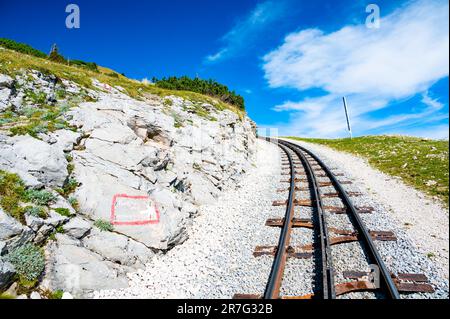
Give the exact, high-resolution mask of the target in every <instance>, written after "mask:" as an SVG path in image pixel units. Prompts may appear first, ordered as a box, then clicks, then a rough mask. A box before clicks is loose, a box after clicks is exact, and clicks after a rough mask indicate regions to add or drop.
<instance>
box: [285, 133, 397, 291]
mask: <svg viewBox="0 0 450 319" xmlns="http://www.w3.org/2000/svg"><path fill="white" fill-rule="evenodd" d="M284 142H286V143H289V144H291V145H293V146H294V147H297V148H298V149H300V150H302V151H304V152H305V153H307V154H308V155H309V156H311V157H312V158H313V159H314V160H315V161H316V162H317V163H318V164H319V165H320V166H321V168H322V170H323V171H324V172H325V174H326V175H328V177H329V179H330V180H331V182H332V183H333V186H334V188H335V189H336V190H337V192H338V193H339V194H340V196H341V199H342V201H343V203H344V205H345V207H346V209H347V212H348V213H349V217H350V219H351V220H352V223H353V225H354V226H355V228H356V230H357V232H358V234H360V235H361V241H362V243H363V245H364V246H365V247H366V250H365V251H366V253H367V257H368V258H369V260H370V263H372V264H375V265H377V267H378V268H379V270H380V286H381V285H382V286H383V287H380V288H384V289H385V290H386V291H387V293H388V297H390V298H392V299H400V294H399V292H398V289H397V286H396V285H395V283H394V281H393V279H392V277H391V274H390V272H389V271H388V269H387V268H386V265H385V264H384V262H383V259H382V258H381V256H380V254H379V252H378V250H377V248H376V246H375V244H374V242H373V240H372V236H371V235H370V233H369V231H368V229H367V227H366V226H365V225H364V222H363V221H362V220H361V218H360V216H359V214H358V211H357V210H356V208H355V206H354V205H353V202H352V200H351V199H350V197H349V196H348V194H347V192H346V191H345V189H344V188H343V187H342V185H341V183H340V182H339V180H338V179H337V178H336V176H335V175H334V174H333V172H332V171H331V170H330V169H329V168H328V167H327V166H326V165H325V163H324V162H323V161H322V160H321V159H320V158H318V157H317V156H316V155H315V154H314V153H313V152H311V151H310V150H308V149H306V148H304V147H302V146H300V145H298V144H294V143H290V142H287V141H284Z"/></svg>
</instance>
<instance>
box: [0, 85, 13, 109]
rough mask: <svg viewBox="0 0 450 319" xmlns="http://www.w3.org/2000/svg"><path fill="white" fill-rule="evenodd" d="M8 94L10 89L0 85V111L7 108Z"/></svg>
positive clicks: (9, 94)
mask: <svg viewBox="0 0 450 319" xmlns="http://www.w3.org/2000/svg"><path fill="white" fill-rule="evenodd" d="M10 96H11V90H10V89H8V88H1V87H0V112H3V111H5V110H6V109H7V108H8V106H9V98H10Z"/></svg>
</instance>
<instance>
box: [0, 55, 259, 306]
mask: <svg viewBox="0 0 450 319" xmlns="http://www.w3.org/2000/svg"><path fill="white" fill-rule="evenodd" d="M25 49H26V50H29V48H28V47H25ZM83 65H84V64H83V63H81V62H80V64H79V65H78V66H75V65H65V64H61V63H55V62H52V61H49V60H48V59H46V58H41V57H36V56H33V55H28V54H23V53H20V52H15V51H11V50H8V49H4V48H1V47H0V297H8V296H13V297H15V296H22V297H24V296H31V295H32V294H33V293H34V294H36V293H39V294H40V296H43V297H46V298H57V297H58V298H60V297H61V296H62V295H63V293H66V295H67V294H68V293H69V294H71V295H72V296H75V297H87V296H89V295H90V294H91V293H92V292H93V291H94V290H101V289H115V288H123V287H126V286H127V284H128V281H127V277H126V273H128V272H130V271H132V270H136V269H142V268H143V267H144V265H145V264H146V263H147V262H148V261H149V260H151V259H152V258H153V256H155V255H156V254H161V253H164V252H166V251H168V250H170V249H172V248H173V247H175V246H177V245H180V244H181V243H183V242H184V241H185V240H186V239H187V238H188V236H189V229H190V227H191V224H192V222H193V219H194V218H195V217H196V215H197V211H198V208H199V207H200V206H201V205H204V204H207V203H211V202H214V201H215V200H216V199H217V198H218V196H219V195H220V194H221V192H222V191H223V190H225V189H233V188H235V187H236V186H237V185H238V182H239V180H240V178H241V177H242V176H243V175H244V174H245V173H246V172H247V171H248V170H249V169H250V168H251V167H252V165H253V162H254V156H255V152H256V151H255V145H256V135H255V124H254V123H253V122H252V121H251V120H250V119H249V118H248V117H247V116H246V114H245V111H244V110H242V109H239V108H237V107H235V106H233V105H229V104H226V103H224V102H223V101H220V100H218V99H216V98H214V97H211V96H205V95H202V94H198V93H195V92H187V91H178V90H167V89H161V88H158V87H156V86H153V85H151V84H144V83H141V82H139V81H135V80H130V79H128V78H126V77H124V76H123V75H120V74H118V73H116V72H115V71H113V70H110V69H107V68H104V67H98V71H92V70H90V69H88V68H86V67H84V66H83ZM4 290H8V292H7V294H6V295H1V293H2V292H3V291H4Z"/></svg>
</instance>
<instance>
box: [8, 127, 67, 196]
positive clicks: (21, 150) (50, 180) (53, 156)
mask: <svg viewBox="0 0 450 319" xmlns="http://www.w3.org/2000/svg"><path fill="white" fill-rule="evenodd" d="M12 143H13V145H12V148H11V152H12V153H11V154H10V155H8V157H12V158H13V159H15V161H14V162H11V163H12V165H14V166H13V167H14V168H15V169H16V170H18V171H23V172H26V173H28V174H30V175H32V176H34V177H35V178H36V179H37V180H39V181H40V182H42V183H43V184H45V185H47V186H54V187H61V186H62V185H63V183H64V181H65V179H66V177H67V174H68V173H67V160H66V158H65V156H64V152H63V151H62V150H61V149H59V148H58V147H55V146H51V145H49V144H47V143H45V142H43V141H40V140H38V139H35V138H33V137H31V136H29V135H27V136H18V137H14V138H12Z"/></svg>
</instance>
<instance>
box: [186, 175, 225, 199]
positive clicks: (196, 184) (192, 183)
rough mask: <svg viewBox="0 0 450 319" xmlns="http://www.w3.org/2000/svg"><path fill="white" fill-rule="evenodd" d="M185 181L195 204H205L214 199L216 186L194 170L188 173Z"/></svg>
mask: <svg viewBox="0 0 450 319" xmlns="http://www.w3.org/2000/svg"><path fill="white" fill-rule="evenodd" d="M186 183H187V185H188V188H189V190H190V193H191V196H192V198H193V200H194V203H195V204H197V205H207V204H211V203H213V202H214V201H215V200H216V196H217V189H216V187H215V186H214V184H213V183H211V182H210V181H209V180H208V179H207V178H205V177H204V176H203V175H202V174H200V173H199V172H194V173H192V174H191V175H189V177H188V178H187V181H186Z"/></svg>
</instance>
